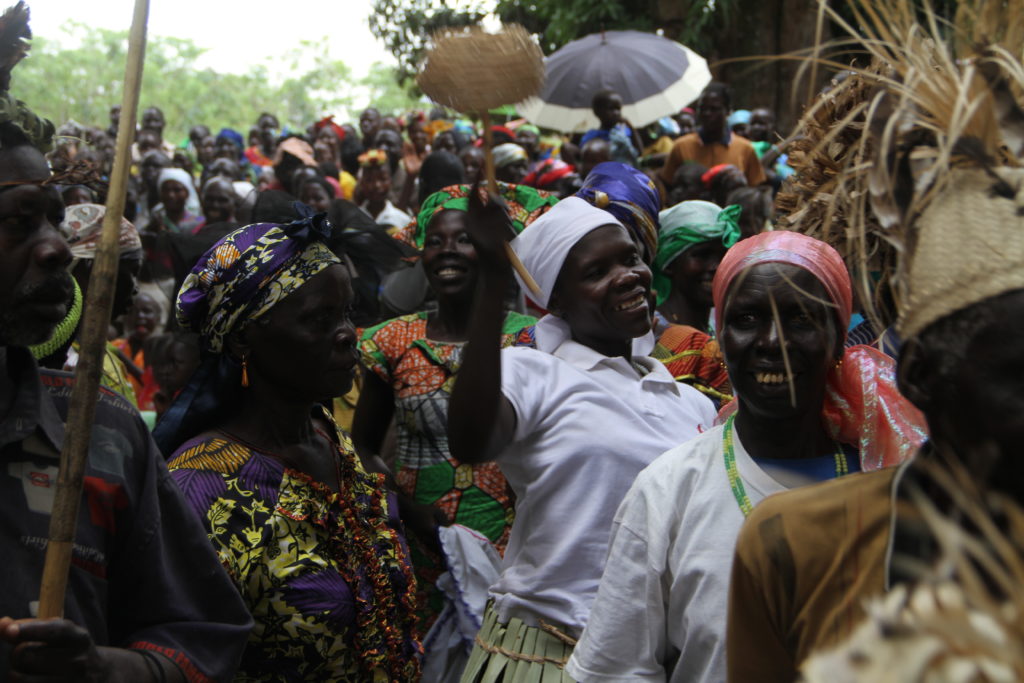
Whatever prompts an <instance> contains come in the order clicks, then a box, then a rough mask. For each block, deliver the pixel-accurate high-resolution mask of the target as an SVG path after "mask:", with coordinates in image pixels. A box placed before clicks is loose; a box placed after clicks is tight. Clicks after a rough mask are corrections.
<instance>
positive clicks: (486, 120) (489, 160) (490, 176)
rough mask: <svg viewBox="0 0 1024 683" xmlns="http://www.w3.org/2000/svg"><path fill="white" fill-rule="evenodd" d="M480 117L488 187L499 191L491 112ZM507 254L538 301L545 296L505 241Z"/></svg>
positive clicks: (493, 190)
mask: <svg viewBox="0 0 1024 683" xmlns="http://www.w3.org/2000/svg"><path fill="white" fill-rule="evenodd" d="M480 119H481V120H482V121H483V125H484V173H485V174H486V178H487V187H488V188H490V190H491V191H492V192H497V191H498V182H497V180H495V178H494V156H493V155H492V154H491V143H492V141H493V135H494V134H493V133H492V132H491V113H490V112H489V111H487V110H486V109H485V110H484V111H483V112H481V114H480ZM505 255H506V256H508V261H509V263H511V264H512V268H513V269H514V270H515V271H516V272H517V273H519V278H520V279H521V280H522V281H523V283H524V284H525V285H526V287H527V289H529V290H530V292H531V293H532V294H533V295H534V297H536V298H537V299H538V301H537V303H540V300H541V299H542V298H543V296H544V295H543V294H542V293H541V291H540V285H538V284H537V281H536V280H534V279H533V276H532V275H530V271H528V270H526V266H524V265H523V262H522V261H520V260H519V255H518V254H516V252H515V250H514V249H513V248H512V245H511V244H509V243H508V242H505Z"/></svg>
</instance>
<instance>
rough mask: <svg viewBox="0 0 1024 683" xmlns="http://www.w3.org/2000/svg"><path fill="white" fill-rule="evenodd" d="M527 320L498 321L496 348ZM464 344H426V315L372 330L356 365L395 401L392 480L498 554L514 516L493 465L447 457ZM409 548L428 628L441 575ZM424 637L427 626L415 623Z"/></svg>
mask: <svg viewBox="0 0 1024 683" xmlns="http://www.w3.org/2000/svg"><path fill="white" fill-rule="evenodd" d="M534 322H536V321H535V320H534V319H533V318H531V317H529V316H525V315H520V314H518V313H509V314H508V315H507V316H506V317H505V324H504V327H503V330H502V346H503V347H504V346H511V345H513V344H514V343H515V342H516V341H517V339H518V338H519V337H520V335H521V334H522V331H523V329H524V328H527V327H529V326H530V325H532V324H533V323H534ZM464 346H465V345H464V344H463V343H461V342H438V341H433V340H431V339H427V314H426V313H423V312H421V313H413V314H411V315H405V316H402V317H400V318H395V319H393V320H389V321H387V322H384V323H381V324H380V325H378V326H376V327H371V328H369V329H367V330H366V331H365V332H364V333H363V338H362V342H361V344H360V347H361V350H362V352H363V363H364V364H365V365H366V367H367V369H369V370H370V371H371V372H373V373H375V374H376V375H377V376H378V377H380V378H381V379H382V380H383V381H384V382H385V383H386V384H387V385H388V386H389V387H391V389H392V391H394V394H395V422H396V424H397V427H398V446H397V471H396V473H395V479H396V481H397V482H398V486H399V487H400V488H401V490H402V492H403V493H404V494H405V495H407V496H409V497H410V498H412V499H414V500H415V501H416V502H418V503H423V504H426V505H435V506H437V507H438V508H440V509H441V510H443V511H444V513H445V515H446V516H447V518H448V520H449V521H450V522H452V523H454V524H462V525H463V526H467V527H469V528H471V529H474V530H476V531H478V532H480V533H481V534H483V535H484V536H486V537H487V538H488V539H489V540H490V541H491V542H492V543H494V544H495V546H496V547H497V548H498V550H499V552H504V550H505V545H506V543H507V542H508V535H509V530H510V529H511V527H512V520H513V518H514V515H515V506H514V500H513V496H512V492H511V490H510V489H509V487H508V484H507V483H506V482H505V477H504V476H503V475H502V473H501V469H500V468H499V467H498V464H497V463H494V462H489V463H483V464H480V465H466V464H462V463H459V462H458V461H457V460H454V459H453V458H452V457H451V454H450V453H449V452H448V434H447V423H448V400H449V398H450V397H451V391H452V385H453V383H454V381H455V375H456V373H457V372H458V369H459V366H460V365H461V363H462V352H463V349H464ZM421 550H422V549H421V548H420V547H419V545H418V544H416V543H413V561H414V564H415V565H416V571H417V579H419V580H420V582H421V584H422V585H421V586H420V594H421V596H422V597H423V599H421V604H420V611H421V619H425V620H426V621H427V622H429V621H431V620H432V619H433V618H434V617H436V616H437V614H438V613H440V611H441V608H442V607H443V604H442V602H441V600H442V596H441V593H440V591H437V590H436V589H435V588H434V587H433V584H434V583H435V582H436V581H437V577H438V576H440V574H441V573H442V572H443V571H444V565H443V563H439V562H437V559H438V558H431V557H429V556H424V554H423V553H422V552H421ZM420 627H421V631H423V632H425V629H426V627H427V624H426V623H421V625H420Z"/></svg>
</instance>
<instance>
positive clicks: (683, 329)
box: [651, 313, 732, 408]
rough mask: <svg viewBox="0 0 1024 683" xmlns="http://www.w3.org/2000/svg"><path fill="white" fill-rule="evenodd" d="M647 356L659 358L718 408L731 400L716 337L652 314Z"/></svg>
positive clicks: (730, 390) (676, 376) (730, 388)
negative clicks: (651, 347)
mask: <svg viewBox="0 0 1024 683" xmlns="http://www.w3.org/2000/svg"><path fill="white" fill-rule="evenodd" d="M654 334H655V338H656V340H657V341H656V342H655V345H654V350H653V351H652V352H651V357H652V358H655V359H657V360H659V361H661V363H662V365H664V366H665V367H666V368H668V371H669V372H670V373H672V377H674V378H675V380H676V381H677V382H683V383H685V384H689V385H690V386H691V387H693V388H694V389H697V390H698V391H700V392H701V393H702V394H704V395H705V396H707V397H708V398H710V399H711V400H712V401H714V403H715V407H716V408H718V407H720V406H721V405H723V404H725V403H728V402H729V401H731V400H732V385H731V384H730V383H729V373H728V372H727V371H726V369H725V359H724V357H723V356H722V350H721V349H720V348H719V346H718V341H717V340H715V339H714V338H713V337H712V336H711V335H709V334H707V333H705V332H701V331H700V330H698V329H697V328H695V327H690V326H689V325H672V324H670V323H669V322H668V321H667V320H665V318H664V317H663V316H662V315H661V314H660V313H658V314H656V320H655V325H654Z"/></svg>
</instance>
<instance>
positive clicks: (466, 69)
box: [416, 24, 544, 295]
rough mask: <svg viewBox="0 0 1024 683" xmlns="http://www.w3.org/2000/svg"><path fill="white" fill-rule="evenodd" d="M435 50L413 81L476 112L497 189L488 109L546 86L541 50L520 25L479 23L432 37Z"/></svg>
mask: <svg viewBox="0 0 1024 683" xmlns="http://www.w3.org/2000/svg"><path fill="white" fill-rule="evenodd" d="M433 43H434V45H433V48H432V49H431V50H430V51H429V52H428V53H427V55H426V57H425V58H424V60H423V63H422V64H421V65H420V72H419V75H418V76H417V77H416V83H417V84H418V85H419V86H420V88H421V89H422V90H423V92H424V93H426V94H427V96H428V97H429V98H430V99H432V100H434V101H435V102H437V103H439V104H443V105H445V106H446V107H450V108H452V109H455V110H456V111H459V112H465V113H478V114H479V115H480V117H481V119H482V121H483V126H484V141H485V144H484V164H485V168H486V177H487V182H488V186H489V187H492V188H495V187H497V185H496V183H495V178H494V157H493V155H492V154H491V119H490V114H489V113H488V112H489V111H490V110H491V109H494V108H496V107H500V106H502V105H505V104H514V103H516V102H521V101H523V100H525V99H527V98H529V97H531V96H533V95H536V94H537V93H538V92H540V89H541V87H542V86H543V85H544V54H543V53H542V52H541V50H540V46H538V45H537V41H535V40H534V39H533V38H532V37H531V36H530V34H529V33H528V32H527V31H526V29H524V28H523V27H522V26H519V25H518V24H510V25H508V26H505V27H503V28H502V30H501V31H499V32H497V33H488V32H486V31H484V30H483V29H482V28H480V27H471V28H467V29H463V30H449V31H444V32H442V33H438V34H437V35H435V36H434V38H433ZM505 247H506V248H505V253H506V254H507V255H508V257H509V261H511V263H512V267H513V268H515V269H516V271H517V272H518V273H519V276H520V277H521V278H522V280H523V282H525V283H526V285H527V286H528V287H529V288H530V289H531V290H532V291H533V293H534V294H536V295H539V294H540V287H538V286H537V283H536V282H535V281H534V279H533V277H532V276H531V275H530V274H529V273H528V272H527V270H526V268H525V267H524V266H523V264H522V263H521V262H520V260H519V257H518V256H516V254H515V252H514V251H512V247H511V246H509V245H508V243H506V245H505Z"/></svg>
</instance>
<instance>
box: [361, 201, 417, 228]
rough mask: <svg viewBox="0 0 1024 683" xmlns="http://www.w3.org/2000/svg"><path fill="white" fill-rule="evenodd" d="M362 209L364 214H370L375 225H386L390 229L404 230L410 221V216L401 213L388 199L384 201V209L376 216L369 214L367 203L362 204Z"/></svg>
mask: <svg viewBox="0 0 1024 683" xmlns="http://www.w3.org/2000/svg"><path fill="white" fill-rule="evenodd" d="M362 209H363V210H364V211H366V213H368V214H370V218H373V220H374V222H375V223H376V224H377V225H386V226H389V227H392V228H404V227H405V226H407V225H408V224H409V221H411V220H412V216H410V215H409V214H407V213H406V212H404V211H402V210H401V209H399V208H398V207H396V206H395V205H394V204H392V203H391V200H390V199H387V200H385V201H384V208H383V209H381V210H380V213H379V214H377V216H374V215H373V214H372V213H370V208H369V203H368V202H363V206H362Z"/></svg>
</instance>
